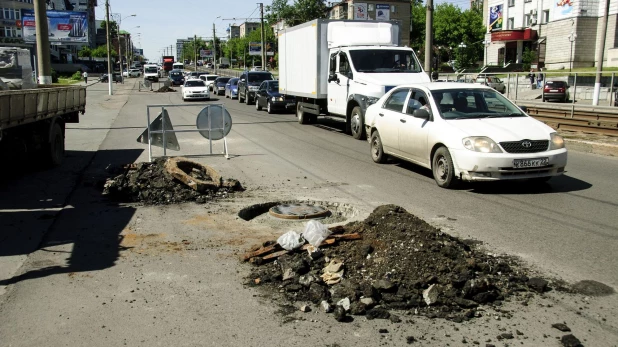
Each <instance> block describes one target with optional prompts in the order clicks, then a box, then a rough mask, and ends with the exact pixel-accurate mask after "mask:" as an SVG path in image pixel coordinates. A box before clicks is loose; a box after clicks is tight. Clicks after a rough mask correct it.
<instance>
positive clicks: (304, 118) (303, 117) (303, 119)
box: [296, 102, 310, 124]
mask: <svg viewBox="0 0 618 347" xmlns="http://www.w3.org/2000/svg"><path fill="white" fill-rule="evenodd" d="M296 117H298V123H300V124H309V118H310V117H309V115H308V114H305V111H303V110H302V109H301V108H300V102H299V103H297V104H296Z"/></svg>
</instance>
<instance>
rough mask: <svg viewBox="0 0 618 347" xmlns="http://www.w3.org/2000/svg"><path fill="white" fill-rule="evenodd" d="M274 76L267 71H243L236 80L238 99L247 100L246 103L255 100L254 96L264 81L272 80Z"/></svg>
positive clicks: (240, 100) (248, 103)
mask: <svg viewBox="0 0 618 347" xmlns="http://www.w3.org/2000/svg"><path fill="white" fill-rule="evenodd" d="M274 79H275V77H274V76H273V74H271V73H270V72H268V71H245V72H243V74H242V75H240V80H239V81H238V101H239V102H244V101H245V100H247V105H250V104H251V103H252V102H254V101H255V96H256V93H257V91H258V89H260V84H262V82H264V81H268V80H274Z"/></svg>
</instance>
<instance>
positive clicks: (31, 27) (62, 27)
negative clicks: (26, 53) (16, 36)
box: [21, 9, 88, 45]
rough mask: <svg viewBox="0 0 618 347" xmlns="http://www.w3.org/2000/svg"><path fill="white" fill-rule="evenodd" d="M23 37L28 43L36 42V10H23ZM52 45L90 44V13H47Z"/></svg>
mask: <svg viewBox="0 0 618 347" xmlns="http://www.w3.org/2000/svg"><path fill="white" fill-rule="evenodd" d="M21 11H22V12H21V17H22V35H23V38H24V41H26V42H36V24H35V21H34V10H25V9H24V10H21ZM47 29H48V34H49V43H50V44H56V45H61V44H64V45H66V44H73V43H79V44H81V43H88V13H87V12H74V11H47Z"/></svg>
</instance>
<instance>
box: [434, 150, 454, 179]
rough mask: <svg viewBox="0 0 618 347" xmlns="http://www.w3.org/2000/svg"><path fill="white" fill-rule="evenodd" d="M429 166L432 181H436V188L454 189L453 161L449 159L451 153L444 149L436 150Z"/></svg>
mask: <svg viewBox="0 0 618 347" xmlns="http://www.w3.org/2000/svg"><path fill="white" fill-rule="evenodd" d="M431 164H432V165H431V171H432V172H433V179H434V180H435V181H436V183H437V184H438V186H440V187H442V188H453V187H455V185H456V183H457V179H456V178H455V168H454V166H453V159H452V158H451V153H450V152H449V151H448V149H447V148H446V147H440V148H438V150H437V151H436V153H434V155H433V160H432V162H431Z"/></svg>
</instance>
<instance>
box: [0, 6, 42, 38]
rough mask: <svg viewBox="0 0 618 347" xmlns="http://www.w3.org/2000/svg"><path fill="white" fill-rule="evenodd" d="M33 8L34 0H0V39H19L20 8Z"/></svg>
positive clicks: (20, 35) (20, 33)
mask: <svg viewBox="0 0 618 347" xmlns="http://www.w3.org/2000/svg"><path fill="white" fill-rule="evenodd" d="M33 8H34V0H21V1H20V0H0V41H4V40H6V39H9V40H10V39H21V37H22V31H21V24H22V23H21V10H22V9H28V10H31V9H33ZM7 41H8V40H7Z"/></svg>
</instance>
